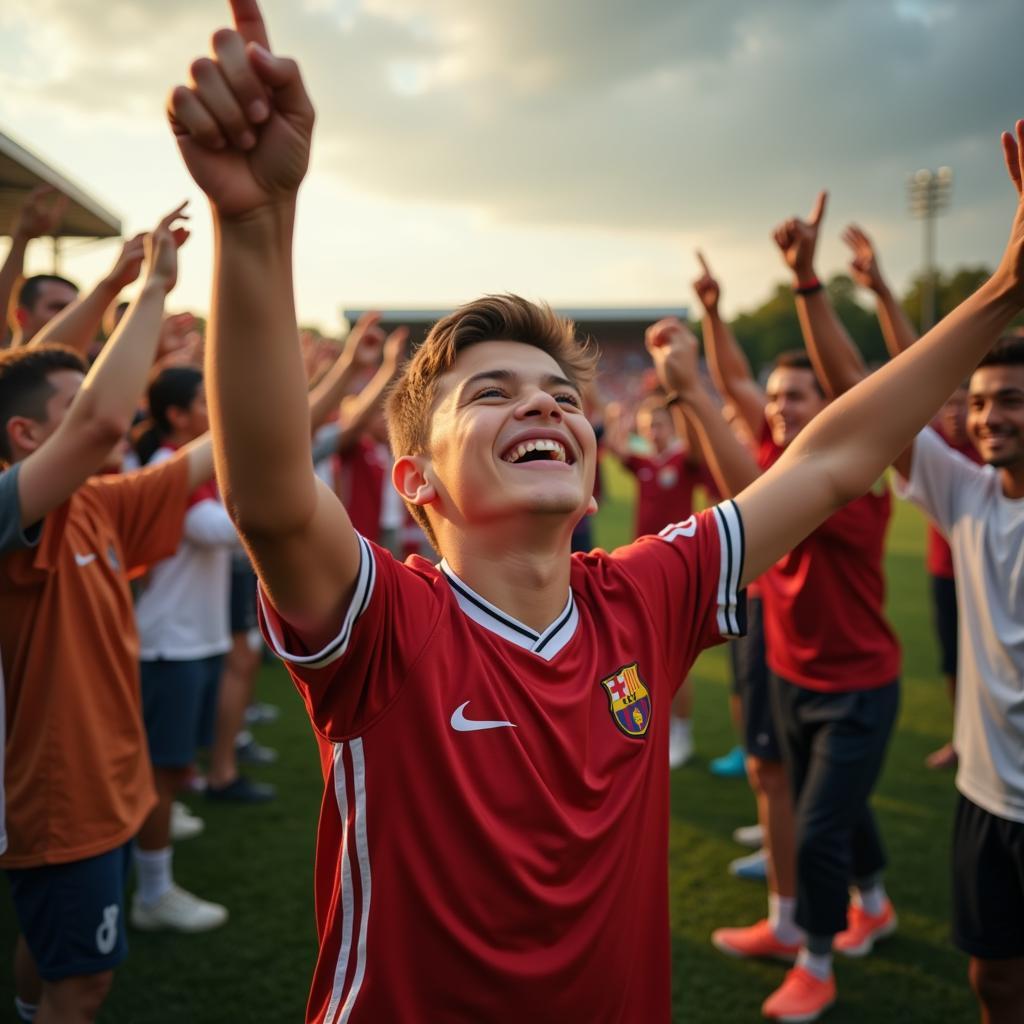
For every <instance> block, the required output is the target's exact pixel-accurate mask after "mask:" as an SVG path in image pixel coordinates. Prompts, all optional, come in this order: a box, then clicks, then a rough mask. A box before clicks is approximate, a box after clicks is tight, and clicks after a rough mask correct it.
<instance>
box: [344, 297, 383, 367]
mask: <svg viewBox="0 0 1024 1024" xmlns="http://www.w3.org/2000/svg"><path fill="white" fill-rule="evenodd" d="M379 324H380V313H378V312H376V311H375V310H371V311H370V312H368V313H363V315H362V316H361V317H360V318H359V319H358V320H357V321H356V322H355V325H354V326H353V328H352V330H351V331H349V332H348V336H347V337H346V338H345V347H344V349H343V355H345V356H347V357H348V358H349V360H350V361H351V363H352V365H353V366H356V367H359V368H360V369H363V370H374V369H376V368H377V367H378V366H379V365H380V359H381V352H382V351H383V348H384V332H383V331H382V330H381V329H380V326H379Z"/></svg>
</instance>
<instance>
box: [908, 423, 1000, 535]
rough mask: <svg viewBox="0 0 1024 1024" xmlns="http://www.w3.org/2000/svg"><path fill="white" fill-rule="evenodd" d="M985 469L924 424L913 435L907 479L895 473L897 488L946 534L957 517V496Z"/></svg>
mask: <svg viewBox="0 0 1024 1024" xmlns="http://www.w3.org/2000/svg"><path fill="white" fill-rule="evenodd" d="M984 472H985V470H984V468H983V467H981V466H979V465H977V464H976V463H974V462H972V461H971V460H970V459H968V458H967V457H966V456H965V455H961V454H960V453H959V452H957V451H954V450H953V449H952V448H950V447H949V445H947V444H946V442H945V441H943V440H942V438H941V437H939V435H938V434H937V433H936V432H935V431H934V430H932V429H931V427H926V428H925V429H924V430H922V431H921V433H920V434H918V435H917V437H916V438H915V439H914V456H913V459H912V461H911V466H910V479H909V480H906V481H904V480H902V479H901V478H900V477H899V476H897V487H896V491H897V493H898V494H899V495H900V496H901V497H903V498H906V499H907V500H908V501H912V502H913V503H914V504H915V505H917V506H919V507H920V508H921V509H923V510H924V512H925V513H926V514H927V515H928V517H929V518H930V519H932V520H933V521H934V522H935V524H936V525H937V526H938V527H939V529H940V530H942V532H943V533H944V534H946V536H947V537H948V536H949V531H950V529H951V528H952V526H953V523H954V522H956V519H957V506H958V503H959V498H960V497H961V496H962V495H964V494H967V493H969V492H970V491H972V490H973V489H974V488H975V487H977V485H978V481H979V480H980V479H981V477H982V475H983V474H984Z"/></svg>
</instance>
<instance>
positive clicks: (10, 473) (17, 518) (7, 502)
mask: <svg viewBox="0 0 1024 1024" xmlns="http://www.w3.org/2000/svg"><path fill="white" fill-rule="evenodd" d="M20 469H21V466H20V465H19V464H18V463H15V464H14V465H13V466H11V467H10V469H4V470H0V553H2V552H4V551H10V550H11V548H24V547H31V546H32V545H33V544H35V543H36V541H38V540H39V531H40V529H41V527H42V523H36V524H35V525H34V526H30V527H29V528H28V529H27V530H22V528H21V502H20V501H19V500H18V472H19V470H20Z"/></svg>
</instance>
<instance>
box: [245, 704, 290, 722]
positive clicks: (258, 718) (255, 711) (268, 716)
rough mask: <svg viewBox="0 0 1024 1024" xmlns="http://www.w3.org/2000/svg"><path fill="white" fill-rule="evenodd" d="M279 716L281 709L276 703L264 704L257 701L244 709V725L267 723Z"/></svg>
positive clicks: (274, 720)
mask: <svg viewBox="0 0 1024 1024" xmlns="http://www.w3.org/2000/svg"><path fill="white" fill-rule="evenodd" d="M280 717H281V709H280V708H279V707H278V706H277V705H276V704H265V703H264V702H263V701H257V702H256V703H255V704H250V705H249V706H248V707H247V708H246V709H245V724H246V725H269V724H270V723H271V722H276V721H277V720H278V719H279V718H280Z"/></svg>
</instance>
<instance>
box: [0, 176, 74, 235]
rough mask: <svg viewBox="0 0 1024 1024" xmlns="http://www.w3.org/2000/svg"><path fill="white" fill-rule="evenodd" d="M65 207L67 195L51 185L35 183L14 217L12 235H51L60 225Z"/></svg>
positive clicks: (66, 205)
mask: <svg viewBox="0 0 1024 1024" xmlns="http://www.w3.org/2000/svg"><path fill="white" fill-rule="evenodd" d="M67 208H68V197H67V196H64V195H61V194H60V193H59V192H58V191H57V190H56V189H55V188H54V187H53V186H52V185H37V186H36V187H35V188H34V189H32V191H31V192H30V193H29V194H28V198H27V199H26V200H25V203H24V205H23V206H22V207H21V209H20V210H19V211H18V213H17V215H16V216H15V218H14V224H13V225H12V226H11V235H12V237H15V238H23V239H26V240H27V239H29V238H39V237H40V236H41V235H52V234H53V233H54V232H55V231H56V230H57V228H58V227H59V226H60V222H61V220H62V219H63V218H64V214H65V212H66V211H67Z"/></svg>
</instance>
